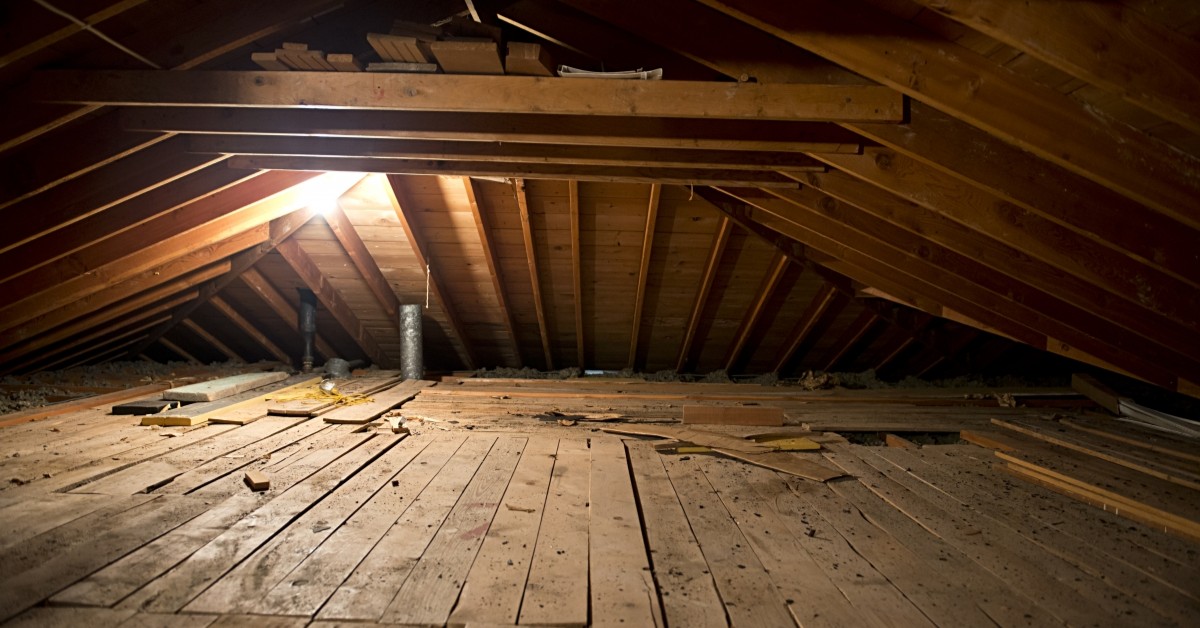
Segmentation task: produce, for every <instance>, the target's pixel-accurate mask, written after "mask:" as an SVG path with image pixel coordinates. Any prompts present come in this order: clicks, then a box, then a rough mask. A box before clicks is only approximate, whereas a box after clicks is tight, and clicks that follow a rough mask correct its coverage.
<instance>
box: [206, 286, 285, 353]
mask: <svg viewBox="0 0 1200 628" xmlns="http://www.w3.org/2000/svg"><path fill="white" fill-rule="evenodd" d="M208 303H209V305H211V306H213V308H214V309H216V310H217V311H218V312H220V313H221V314H222V315H223V316H224V317H225V318H226V319H228V320H229V322H231V323H233V326H234V327H237V328H238V329H240V330H242V333H244V334H246V335H247V336H250V338H251V339H252V340H254V342H256V343H258V345H259V346H260V347H262V348H263V349H266V350H267V353H270V354H271V356H272V357H274V358H275V359H276V360H279V361H280V362H282V363H283V364H288V365H290V364H291V363H292V359H291V357H290V356H289V355H288V354H287V352H286V351H284V350H283V349H280V348H279V345H277V344H275V343H274V342H273V341H272V340H271V339H270V338H268V337H267V335H266V334H264V333H263V332H262V331H261V330H260V329H259V328H258V327H256V326H255V325H254V323H251V322H250V321H249V320H247V319H246V317H245V316H242V315H241V314H240V313H239V312H238V311H237V310H235V309H234V308H233V306H232V305H230V304H229V302H228V301H226V300H225V299H222V298H221V296H220V295H213V296H212V298H210V299H209V300H208Z"/></svg>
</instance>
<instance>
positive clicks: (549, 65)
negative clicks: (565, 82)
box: [504, 41, 555, 76]
mask: <svg viewBox="0 0 1200 628" xmlns="http://www.w3.org/2000/svg"><path fill="white" fill-rule="evenodd" d="M504 71H505V72H506V73H508V74H520V75H525V76H555V72H554V59H553V58H551V57H550V51H548V50H546V48H545V47H544V46H542V45H540V44H527V43H523V42H515V41H514V42H509V43H508V55H506V56H505V57H504Z"/></svg>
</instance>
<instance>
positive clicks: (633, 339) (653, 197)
mask: <svg viewBox="0 0 1200 628" xmlns="http://www.w3.org/2000/svg"><path fill="white" fill-rule="evenodd" d="M661 195H662V186H661V185H659V184H657V183H654V184H652V185H651V186H650V203H649V207H648V209H647V211H646V227H645V230H644V233H643V234H642V263H641V265H640V266H638V274H637V289H636V291H635V293H634V299H633V324H632V330H631V331H630V335H629V363H628V366H629V368H630V369H634V370H636V369H637V368H638V360H637V350H638V336H639V333H638V332H640V331H641V329H642V307H643V306H644V305H645V302H646V278H647V277H648V276H649V275H650V255H651V253H652V252H653V250H654V227H655V225H656V224H657V222H658V205H659V199H660V197H661Z"/></svg>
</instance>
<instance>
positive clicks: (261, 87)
mask: <svg viewBox="0 0 1200 628" xmlns="http://www.w3.org/2000/svg"><path fill="white" fill-rule="evenodd" d="M27 95H28V97H29V98H30V100H32V101H35V102H46V103H63V104H75V105H101V106H105V105H115V106H143V107H147V106H148V107H154V106H204V107H212V106H227V107H279V108H311V107H317V108H349V109H384V110H390V111H448V112H458V113H508V114H514V113H515V114H524V113H538V114H546V113H549V114H555V115H593V116H638V117H669V118H704V119H734V120H737V119H755V120H805V121H818V122H830V121H838V122H863V121H872V122H900V121H901V120H903V118H904V99H903V98H902V97H901V96H900V95H899V94H897V93H896V92H894V91H892V90H890V89H885V88H880V87H877V86H872V85H812V84H800V83H794V84H761V83H718V82H712V83H706V82H701V81H637V82H636V83H634V82H620V81H610V80H604V79H571V80H569V81H568V80H554V79H542V78H538V77H525V76H483V75H462V74H453V75H451V74H385V73H366V72H254V71H251V72H231V71H193V72H155V71H136V70H135V71H123V72H89V71H80V70H40V71H36V72H34V73H33V75H32V76H31V78H30V81H29V85H28V91H27Z"/></svg>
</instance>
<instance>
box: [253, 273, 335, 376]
mask: <svg viewBox="0 0 1200 628" xmlns="http://www.w3.org/2000/svg"><path fill="white" fill-rule="evenodd" d="M238 279H240V280H241V281H242V283H244V284H246V287H247V288H250V290H252V291H253V292H254V293H255V294H257V295H258V296H259V297H260V298H261V299H262V300H263V302H264V303H266V304H267V306H268V307H270V308H271V310H272V311H274V312H275V314H276V315H277V316H279V318H282V319H283V320H284V321H286V322H287V323H288V324H289V325H290V326H289V327H288V329H290V330H292V331H293V332H296V333H299V331H300V313H299V312H297V311H296V308H295V307H293V306H292V304H291V302H290V301H288V300H287V297H285V296H283V295H282V294H280V292H279V290H277V289H276V288H275V286H273V285H271V282H270V281H267V278H266V277H263V276H262V274H260V273H259V272H258V270H256V269H254V268H247V269H246V270H244V271H242V273H241V274H240V275H238ZM314 344H315V345H316V348H317V353H320V354H321V357H324V358H325V359H326V360H328V359H329V358H334V357H337V351H334V349H333V346H331V345H330V344H329V341H328V340H325V337H324V336H322V335H321V333H320V332H319V331H318V332H317V336H316V340H315V341H314ZM296 353H297V355H299V351H297V352H296ZM281 362H283V363H285V364H293V363H294V362H295V360H294V359H292V358H290V357H289V358H288V359H286V360H281Z"/></svg>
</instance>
